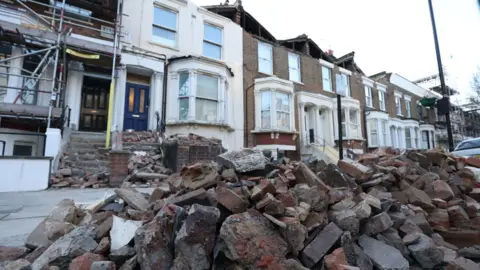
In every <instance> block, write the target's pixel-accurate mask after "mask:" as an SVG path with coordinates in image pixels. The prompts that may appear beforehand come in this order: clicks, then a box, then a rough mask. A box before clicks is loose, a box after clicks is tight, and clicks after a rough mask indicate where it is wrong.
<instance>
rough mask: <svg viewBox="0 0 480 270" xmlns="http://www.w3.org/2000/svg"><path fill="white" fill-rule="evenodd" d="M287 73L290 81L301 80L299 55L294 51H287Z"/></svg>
mask: <svg viewBox="0 0 480 270" xmlns="http://www.w3.org/2000/svg"><path fill="white" fill-rule="evenodd" d="M288 74H289V80H290V81H294V82H301V81H302V78H301V75H300V57H299V56H298V55H296V54H294V53H288Z"/></svg>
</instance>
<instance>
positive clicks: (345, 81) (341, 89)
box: [336, 73, 350, 97]
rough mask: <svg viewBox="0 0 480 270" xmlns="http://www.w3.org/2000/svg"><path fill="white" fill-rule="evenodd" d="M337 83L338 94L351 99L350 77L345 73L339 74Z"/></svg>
mask: <svg viewBox="0 0 480 270" xmlns="http://www.w3.org/2000/svg"><path fill="white" fill-rule="evenodd" d="M336 83H337V86H336V87H337V93H338V94H339V95H344V96H345V97H350V76H349V75H347V74H344V73H341V74H337V77H336Z"/></svg>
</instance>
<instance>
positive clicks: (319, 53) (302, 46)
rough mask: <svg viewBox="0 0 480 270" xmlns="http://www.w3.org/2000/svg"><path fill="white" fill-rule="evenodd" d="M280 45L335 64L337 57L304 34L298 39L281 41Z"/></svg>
mask: <svg viewBox="0 0 480 270" xmlns="http://www.w3.org/2000/svg"><path fill="white" fill-rule="evenodd" d="M278 42H279V44H280V45H282V46H284V47H287V48H289V49H292V50H295V51H298V52H301V53H304V54H307V55H309V56H311V57H313V58H316V59H322V60H325V61H327V62H330V63H333V61H334V59H335V57H334V56H333V55H331V54H329V53H327V52H324V51H323V50H322V49H320V47H319V46H318V45H317V43H315V42H314V41H313V40H312V39H311V38H309V37H308V36H307V35H306V34H302V35H300V36H298V37H296V38H291V39H285V40H279V41H278Z"/></svg>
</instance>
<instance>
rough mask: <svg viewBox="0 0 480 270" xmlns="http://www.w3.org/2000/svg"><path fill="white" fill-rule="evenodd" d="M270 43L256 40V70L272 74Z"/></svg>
mask: <svg viewBox="0 0 480 270" xmlns="http://www.w3.org/2000/svg"><path fill="white" fill-rule="evenodd" d="M272 49H273V48H272V45H270V44H267V43H263V42H258V72H262V73H265V74H273V61H272V59H273V53H272Z"/></svg>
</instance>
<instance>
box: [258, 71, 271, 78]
mask: <svg viewBox="0 0 480 270" xmlns="http://www.w3.org/2000/svg"><path fill="white" fill-rule="evenodd" d="M258 73H259V74H262V75H265V76H269V77H271V76H275V74H273V72H272V73H267V72H262V71H260V70H259V71H258Z"/></svg>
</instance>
